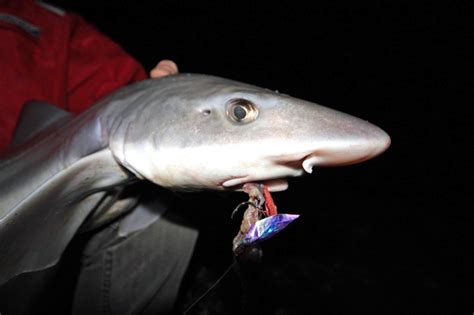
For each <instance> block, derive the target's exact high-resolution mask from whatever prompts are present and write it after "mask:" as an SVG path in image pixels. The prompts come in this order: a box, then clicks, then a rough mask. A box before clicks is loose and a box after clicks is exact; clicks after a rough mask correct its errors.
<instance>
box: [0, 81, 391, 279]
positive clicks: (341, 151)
mask: <svg viewBox="0 0 474 315" xmlns="http://www.w3.org/2000/svg"><path fill="white" fill-rule="evenodd" d="M389 144H390V138H389V136H388V135H387V134H386V133H385V132H384V131H383V130H381V129H380V128H378V127H376V126H374V125H372V124H371V123H369V122H367V121H364V120H361V119H359V118H356V117H353V116H350V115H347V114H344V113H341V112H338V111H335V110H332V109H329V108H326V107H323V106H320V105H317V104H314V103H310V102H307V101H303V100H299V99H296V98H293V97H290V96H288V95H283V94H279V93H276V92H273V91H270V90H267V89H262V88H258V87H255V86H252V85H247V84H243V83H239V82H235V81H231V80H227V79H223V78H218V77H213V76H207V75H197V74H180V75H175V76H170V77H165V78H162V79H155V80H147V81H143V82H140V83H137V84H134V85H131V86H128V87H125V88H123V89H121V90H119V91H117V92H115V93H113V94H112V95H110V96H109V97H107V98H105V99H104V100H102V101H101V102H99V103H97V104H96V105H94V106H93V107H91V108H90V109H89V110H87V111H85V112H84V113H82V114H81V115H79V116H78V117H76V118H74V119H71V120H67V121H62V122H60V123H59V122H58V123H56V124H53V125H51V126H49V127H48V128H47V129H46V130H44V131H42V132H40V134H39V135H37V136H36V137H34V138H33V139H31V141H28V142H27V143H25V144H23V145H21V146H20V147H18V148H16V149H14V150H12V151H11V152H9V153H8V154H7V155H5V156H4V157H3V159H2V160H1V162H0V284H2V283H4V282H6V281H8V280H9V279H11V278H13V277H14V276H16V275H18V274H21V273H24V272H29V271H35V270H41V269H44V268H47V267H49V266H52V265H54V264H55V263H56V262H57V261H58V260H59V258H60V256H61V254H62V252H63V251H64V249H65V247H66V246H67V244H68V243H69V242H70V240H71V239H72V237H73V236H74V235H75V234H76V233H77V232H78V229H79V228H80V227H81V225H82V224H83V223H84V221H85V220H86V218H90V215H91V213H92V212H99V213H101V215H102V221H107V220H110V219H112V218H113V217H115V216H117V215H120V214H121V213H123V212H124V211H126V209H129V208H131V206H132V205H133V204H135V203H136V200H135V199H134V198H129V199H124V200H123V199H122V200H114V202H113V203H112V205H111V206H110V205H109V206H108V207H107V209H105V210H106V211H99V210H100V208H101V207H104V206H103V205H104V202H103V200H104V198H105V199H106V196H107V187H113V186H114V185H119V184H120V183H126V182H127V180H130V179H131V178H132V179H133V178H135V179H140V180H148V181H151V182H153V183H156V184H157V185H160V186H162V187H164V188H167V189H171V190H181V191H194V190H203V189H206V190H230V191H237V190H239V189H240V188H241V187H242V185H243V184H245V183H247V182H263V183H266V184H267V185H268V186H269V187H270V190H273V191H278V190H284V189H286V187H287V182H286V181H285V180H284V178H287V177H294V176H301V175H303V174H304V172H305V171H306V172H311V170H312V168H313V167H319V166H338V165H347V164H352V163H358V162H361V161H365V160H368V159H370V158H373V157H375V156H376V155H378V154H380V153H382V152H383V151H384V150H385V149H387V148H388V146H389ZM99 217H100V216H95V218H94V220H100V219H101V218H99ZM104 218H105V219H104Z"/></svg>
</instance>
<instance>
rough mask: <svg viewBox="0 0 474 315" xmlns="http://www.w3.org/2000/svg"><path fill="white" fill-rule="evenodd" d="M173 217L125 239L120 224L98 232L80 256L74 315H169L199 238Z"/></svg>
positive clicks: (194, 231)
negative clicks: (166, 314)
mask: <svg viewBox="0 0 474 315" xmlns="http://www.w3.org/2000/svg"><path fill="white" fill-rule="evenodd" d="M141 206H142V207H143V206H148V207H152V206H153V205H150V204H147V205H141ZM134 211H135V210H134ZM169 212H171V210H170V211H169ZM175 214H176V213H173V216H174V217H173V218H170V215H166V213H165V214H164V215H162V216H161V217H160V218H159V219H158V220H156V221H155V222H153V223H152V224H150V225H148V226H147V227H145V228H144V229H143V230H140V231H138V232H135V233H133V234H130V235H128V236H121V233H120V231H119V230H120V221H119V222H116V223H113V224H111V225H109V226H107V227H106V228H104V229H103V230H101V231H100V232H99V233H96V234H95V235H94V236H93V237H92V238H91V239H90V241H89V242H88V244H87V246H86V248H85V250H84V253H83V258H82V267H81V271H80V274H79V279H78V282H77V287H76V291H75V296H74V302H73V308H72V312H73V314H136V313H150V314H151V313H153V314H156V313H157V312H160V313H163V312H168V311H172V309H173V306H174V302H175V299H176V296H177V294H178V290H179V286H180V283H181V280H182V278H183V276H184V273H185V271H186V269H187V267H188V264H189V261H190V259H191V255H192V252H193V248H194V244H195V242H196V240H197V235H198V232H197V231H196V230H195V229H193V228H191V227H188V226H186V225H185V224H183V223H182V222H183V220H182V219H180V218H179V215H177V216H175Z"/></svg>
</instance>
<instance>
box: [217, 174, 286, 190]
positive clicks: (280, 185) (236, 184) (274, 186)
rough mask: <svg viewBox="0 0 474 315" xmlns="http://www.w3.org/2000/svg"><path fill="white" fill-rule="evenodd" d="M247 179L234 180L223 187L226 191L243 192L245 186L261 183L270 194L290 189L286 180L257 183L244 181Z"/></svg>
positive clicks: (257, 181)
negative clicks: (251, 183)
mask: <svg viewBox="0 0 474 315" xmlns="http://www.w3.org/2000/svg"><path fill="white" fill-rule="evenodd" d="M244 178H245V177H243V178H242V177H241V178H233V179H230V180H228V181H226V182H224V183H222V186H223V187H224V188H226V189H233V190H238V191H240V190H242V186H243V185H244V184H247V183H250V182H254V183H261V184H264V185H265V186H267V187H268V190H269V191H270V192H278V191H284V190H286V189H288V181H287V180H286V179H282V178H277V179H268V180H256V181H250V180H247V181H243V180H244Z"/></svg>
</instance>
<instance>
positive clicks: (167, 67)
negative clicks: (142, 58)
mask: <svg viewBox="0 0 474 315" xmlns="http://www.w3.org/2000/svg"><path fill="white" fill-rule="evenodd" d="M177 73H178V66H177V65H176V63H174V62H173V61H171V60H166V59H165V60H161V61H160V62H159V63H158V64H157V65H156V67H154V68H153V69H152V70H151V71H150V77H151V78H152V79H156V78H161V77H166V76H168V75H172V74H177Z"/></svg>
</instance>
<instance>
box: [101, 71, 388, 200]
mask: <svg viewBox="0 0 474 315" xmlns="http://www.w3.org/2000/svg"><path fill="white" fill-rule="evenodd" d="M143 86H144V88H143V89H138V90H137V91H136V92H134V93H131V95H132V96H133V97H132V98H133V101H132V102H129V103H130V104H128V105H127V108H126V109H125V110H124V111H123V112H122V113H121V115H120V119H121V120H120V123H117V122H116V121H115V123H114V124H113V125H114V126H118V127H116V128H112V131H111V140H110V144H109V146H110V148H111V150H112V152H113V153H114V155H115V156H116V159H117V160H118V161H119V162H120V163H121V164H122V165H124V166H125V167H126V168H128V169H129V170H130V171H132V172H133V173H135V174H136V175H137V176H138V177H141V178H146V179H148V180H150V181H152V182H155V183H157V184H158V185H161V186H163V187H168V188H171V189H176V190H199V189H211V190H239V189H240V188H241V187H242V185H244V184H245V183H248V182H263V183H266V184H267V185H268V186H269V188H270V190H271V191H279V190H284V189H286V188H287V181H286V180H285V178H288V177H295V176H301V175H303V174H304V173H305V172H306V173H311V172H312V170H313V168H318V167H326V166H340V165H348V164H354V163H359V162H362V161H365V160H368V159H371V158H373V157H375V156H377V155H379V154H380V153H382V152H383V151H385V150H386V149H387V148H388V147H389V145H390V137H389V136H388V135H387V134H386V133H385V132H384V131H383V130H382V129H380V128H378V127H377V126H375V125H373V124H371V123H369V122H367V121H364V120H361V119H359V118H356V117H353V116H350V115H348V114H345V113H342V112H339V111H336V110H333V109H330V108H327V107H324V106H321V105H318V104H314V103H310V102H307V101H304V100H300V99H297V98H293V97H290V96H288V95H284V94H279V93H277V92H274V91H270V90H267V89H262V88H258V87H255V86H252V85H247V84H243V83H239V82H234V81H230V80H227V79H222V78H218V77H213V76H205V75H189V74H188V75H186V74H183V75H178V76H172V77H167V78H163V79H160V80H154V81H153V82H151V81H148V82H147V83H146V84H145V85H143ZM127 97H131V96H130V95H127ZM124 117H125V118H124Z"/></svg>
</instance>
